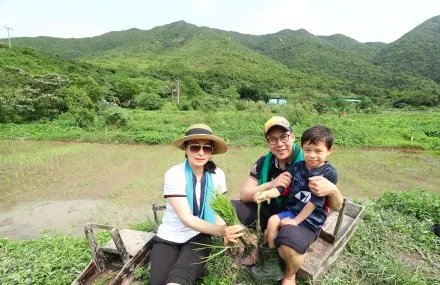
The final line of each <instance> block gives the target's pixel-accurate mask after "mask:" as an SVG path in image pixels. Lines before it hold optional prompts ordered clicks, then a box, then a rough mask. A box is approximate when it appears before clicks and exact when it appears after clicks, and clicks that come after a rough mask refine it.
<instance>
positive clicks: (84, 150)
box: [0, 140, 440, 239]
mask: <svg viewBox="0 0 440 285" xmlns="http://www.w3.org/2000/svg"><path fill="white" fill-rule="evenodd" d="M265 152H266V149H265V148H263V147H232V148H231V149H230V151H229V152H228V153H226V154H224V155H219V156H216V157H214V161H215V162H216V163H217V164H218V165H219V167H221V168H222V169H223V170H224V171H225V173H226V179H227V185H228V196H229V197H230V198H238V196H239V191H240V188H241V185H242V184H243V183H244V181H245V180H246V179H247V177H248V174H249V171H250V169H251V168H252V165H253V163H254V162H255V161H256V160H257V158H258V157H259V156H260V155H263V154H264V153H265ZM183 159H184V155H183V153H182V151H180V150H178V149H176V148H173V147H172V146H169V145H154V146H151V145H123V144H94V143H65V142H45V141H27V140H14V141H0V237H8V238H12V239H29V238H34V237H36V236H38V235H39V234H40V233H41V232H42V231H45V230H50V231H53V230H55V231H60V232H62V233H67V234H75V235H83V230H82V227H83V225H84V224H85V223H86V222H88V221H93V222H100V223H107V224H114V225H116V226H119V227H123V226H127V225H129V224H132V223H135V222H138V221H141V220H145V218H146V216H151V205H152V203H163V202H164V199H163V194H162V183H163V175H164V173H165V172H166V170H167V169H168V168H170V167H171V166H172V165H174V164H176V163H178V162H180V161H181V160H183ZM329 160H330V162H331V163H333V165H334V166H335V167H336V169H337V170H338V173H339V182H338V186H339V188H340V189H341V191H342V192H343V194H344V195H345V196H347V197H349V198H351V199H353V198H357V199H366V198H369V197H377V196H380V195H381V194H383V193H384V192H387V191H396V190H397V191H400V190H418V189H426V190H429V191H432V192H435V193H440V176H439V175H438V169H439V167H440V157H439V156H435V155H433V154H432V153H429V152H423V151H417V150H408V149H405V150H399V149H362V148H341V147H338V148H337V149H336V150H335V151H334V152H333V154H332V155H331V156H330V157H329Z"/></svg>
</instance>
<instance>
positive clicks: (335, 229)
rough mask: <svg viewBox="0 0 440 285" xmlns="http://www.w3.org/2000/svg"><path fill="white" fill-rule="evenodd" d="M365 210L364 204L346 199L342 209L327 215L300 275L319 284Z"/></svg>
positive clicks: (308, 251) (300, 270)
mask: <svg viewBox="0 0 440 285" xmlns="http://www.w3.org/2000/svg"><path fill="white" fill-rule="evenodd" d="M363 211H364V207H363V206H361V205H358V204H355V203H353V202H351V201H347V200H346V199H344V204H343V206H342V208H341V210H340V211H339V212H333V213H332V214H331V215H330V216H329V217H327V221H326V223H325V225H324V227H323V229H322V231H321V235H320V237H319V238H318V240H317V241H315V242H314V243H313V244H312V245H311V246H310V247H309V249H308V250H307V254H306V259H305V261H304V264H303V265H302V266H301V268H300V269H299V271H298V275H299V276H301V277H302V278H304V279H309V280H311V281H312V283H313V284H318V283H319V281H320V280H321V279H322V277H323V276H324V274H325V273H326V272H327V270H328V269H329V267H330V266H331V265H332V264H333V263H334V262H335V261H336V259H337V258H338V257H339V255H340V254H341V252H342V250H343V249H344V247H345V245H346V244H347V242H348V240H349V239H350V237H351V236H352V235H353V233H354V231H355V230H356V227H357V225H358V223H359V221H360V219H361V217H362V214H363Z"/></svg>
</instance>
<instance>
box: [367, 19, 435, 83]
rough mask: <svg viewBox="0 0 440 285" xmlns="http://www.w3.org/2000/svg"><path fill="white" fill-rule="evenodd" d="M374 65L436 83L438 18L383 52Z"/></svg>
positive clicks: (408, 34)
mask: <svg viewBox="0 0 440 285" xmlns="http://www.w3.org/2000/svg"><path fill="white" fill-rule="evenodd" d="M374 63H375V64H377V65H379V66H382V67H384V68H385V69H387V70H390V71H393V72H404V71H405V72H413V73H414V72H415V73H418V74H420V75H422V76H424V77H427V78H431V79H432V80H434V81H436V82H437V83H440V16H436V17H433V18H431V19H429V20H427V21H425V22H424V23H422V24H421V25H419V26H417V27H416V28H414V29H413V30H411V31H410V32H408V33H407V34H405V35H404V36H402V37H401V38H400V39H398V40H397V41H395V42H393V43H391V44H389V45H388V46H386V47H385V48H383V49H382V51H381V52H380V53H379V54H378V55H377V56H376V57H375V58H374Z"/></svg>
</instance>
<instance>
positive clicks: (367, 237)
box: [0, 191, 440, 285]
mask: <svg viewBox="0 0 440 285" xmlns="http://www.w3.org/2000/svg"><path fill="white" fill-rule="evenodd" d="M439 219H440V196H438V194H434V193H431V192H428V191H405V192H388V193H386V194H384V195H382V196H381V197H379V198H378V199H375V200H371V201H369V202H367V203H366V211H365V214H364V217H363V219H362V220H361V222H360V224H359V226H358V229H357V231H356V232H355V234H354V235H353V237H352V238H351V239H350V241H349V243H348V244H347V246H346V248H345V249H344V251H343V252H342V254H341V256H340V257H339V259H338V260H337V262H336V263H335V264H334V265H333V266H332V267H331V269H330V271H329V272H328V273H327V274H326V275H325V277H324V279H323V280H322V283H321V284H365V285H367V284H368V285H369V284H403V285H406V284H407V285H410V284H411V285H413V284H439V282H440V251H439V248H440V238H439V237H436V236H435V235H434V234H433V233H432V232H431V231H430V226H431V225H432V224H433V223H434V222H436V221H437V222H438V221H439ZM133 228H135V229H143V230H152V229H154V228H155V224H154V223H153V222H152V221H150V220H147V221H145V222H143V223H140V224H137V225H134V226H133ZM217 243H221V240H220V239H217ZM90 258H91V257H90V251H89V249H88V246H87V242H86V240H85V239H84V238H74V237H66V236H42V237H40V238H38V239H35V240H31V241H10V240H7V239H0V284H5V285H15V284H60V285H61V284H69V283H70V282H71V281H72V280H73V279H74V278H75V277H76V276H77V274H79V273H80V272H81V270H82V269H83V268H84V267H85V266H86V265H87V263H88V262H89V260H90ZM207 266H208V275H207V276H206V277H204V278H203V279H202V280H200V281H199V284H200V285H218V284H225V285H226V284H238V283H239V284H249V285H250V284H258V283H256V282H255V280H252V279H251V277H250V276H249V275H248V274H246V273H245V272H243V271H237V270H234V269H232V268H231V261H230V260H229V258H228V257H227V256H224V255H223V256H220V257H218V258H216V259H215V260H214V261H211V262H208V265H207ZM136 276H137V278H138V283H137V284H145V285H146V284H148V281H147V280H146V279H147V276H148V272H147V271H146V270H145V269H141V270H139V271H138V272H137V273H136ZM260 284H261V283H260ZM265 284H273V285H274V284H277V283H275V282H274V283H270V282H269V283H265ZM299 284H307V282H306V281H304V280H300V281H299Z"/></svg>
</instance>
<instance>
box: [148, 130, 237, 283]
mask: <svg viewBox="0 0 440 285" xmlns="http://www.w3.org/2000/svg"><path fill="white" fill-rule="evenodd" d="M173 145H174V146H176V147H178V148H180V149H182V150H184V151H185V157H186V158H187V159H186V160H185V161H183V162H181V163H179V164H177V165H175V166H173V167H171V169H169V170H168V171H167V173H165V181H164V196H165V198H167V208H166V211H165V215H164V217H163V219H162V224H161V225H160V226H159V228H158V231H157V235H156V236H155V238H154V245H153V249H152V253H151V271H150V284H151V285H163V284H168V285H171V284H181V285H186V284H193V283H194V281H195V280H196V279H197V278H199V277H201V276H202V275H203V272H204V263H201V262H202V261H203V259H202V257H206V256H208V255H209V253H210V252H209V250H208V249H205V250H201V251H196V250H195V249H196V248H197V247H198V246H197V245H196V244H195V243H203V244H210V243H211V235H217V236H223V237H224V238H225V243H227V242H229V241H231V242H236V240H235V239H236V238H238V237H240V236H242V235H243V233H240V231H242V229H243V228H242V226H241V225H235V226H230V227H227V226H226V225H225V223H224V221H223V220H222V219H221V218H220V217H218V216H217V215H216V214H215V213H214V211H213V210H212V209H211V208H210V206H209V201H210V197H211V196H212V195H213V194H214V191H220V192H222V193H225V192H226V181H225V174H224V172H223V171H222V170H221V169H220V168H218V167H217V166H216V165H215V163H214V162H213V161H211V160H210V158H211V155H213V154H221V153H225V152H227V151H228V146H227V145H226V143H225V142H224V140H223V139H221V138H219V137H217V136H215V135H213V134H212V131H211V129H210V128H209V127H208V126H207V125H205V124H195V125H192V126H190V127H189V128H188V129H187V130H186V133H185V136H183V137H181V138H179V139H177V140H175V141H174V142H173Z"/></svg>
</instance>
